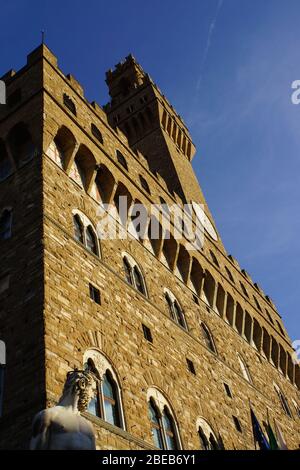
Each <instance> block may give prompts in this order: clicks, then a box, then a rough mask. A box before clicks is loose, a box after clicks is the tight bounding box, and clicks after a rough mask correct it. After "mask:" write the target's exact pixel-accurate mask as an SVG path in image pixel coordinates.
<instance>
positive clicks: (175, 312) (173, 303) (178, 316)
mask: <svg viewBox="0 0 300 470" xmlns="http://www.w3.org/2000/svg"><path fill="white" fill-rule="evenodd" d="M165 298H166V301H167V304H168V307H169V312H170V315H171V318H172V320H174V321H175V322H176V323H178V325H180V326H182V328H184V329H185V330H187V323H186V320H185V316H184V313H183V310H182V308H181V306H180V304H179V302H178V300H177V299H176V297H175V296H174V294H173V293H172V292H171V291H169V290H168V289H165Z"/></svg>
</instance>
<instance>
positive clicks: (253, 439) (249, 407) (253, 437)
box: [248, 398, 257, 450]
mask: <svg viewBox="0 0 300 470" xmlns="http://www.w3.org/2000/svg"><path fill="white" fill-rule="evenodd" d="M248 400H249V409H250V419H251V428H252V434H253V441H254V448H255V450H257V448H256V439H255V436H254V432H253V422H252V416H251V409H252V408H251V400H250V398H248Z"/></svg>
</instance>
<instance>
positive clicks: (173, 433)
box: [147, 388, 180, 450]
mask: <svg viewBox="0 0 300 470" xmlns="http://www.w3.org/2000/svg"><path fill="white" fill-rule="evenodd" d="M147 398H148V416H149V420H150V425H151V433H152V438H153V442H154V445H155V446H156V447H157V448H158V449H162V450H178V449H180V441H179V434H178V430H177V426H176V423H175V419H174V416H173V413H172V412H171V407H170V405H169V404H168V402H167V400H166V399H165V397H164V396H163V395H162V394H161V393H160V392H159V391H158V390H157V389H155V388H152V389H149V390H148V393H147Z"/></svg>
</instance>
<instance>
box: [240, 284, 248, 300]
mask: <svg viewBox="0 0 300 470" xmlns="http://www.w3.org/2000/svg"><path fill="white" fill-rule="evenodd" d="M240 286H241V289H242V291H243V294H244V295H245V296H246V297H248V298H249V294H248V292H247V290H246V287H245V286H244V284H243V283H242V282H241V281H240Z"/></svg>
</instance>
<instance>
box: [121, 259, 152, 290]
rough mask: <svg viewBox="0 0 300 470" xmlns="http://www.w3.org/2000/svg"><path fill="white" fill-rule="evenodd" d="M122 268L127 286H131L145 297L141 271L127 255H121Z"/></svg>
mask: <svg viewBox="0 0 300 470" xmlns="http://www.w3.org/2000/svg"><path fill="white" fill-rule="evenodd" d="M123 268H124V273H125V279H126V281H127V282H128V284H131V285H132V286H133V287H134V288H135V289H136V290H138V291H139V292H141V294H143V295H147V290H146V284H145V280H144V276H143V275H142V272H141V269H140V268H139V266H138V264H137V262H136V261H135V260H134V259H133V258H132V257H131V256H130V255H128V254H127V253H123Z"/></svg>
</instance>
